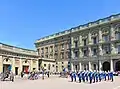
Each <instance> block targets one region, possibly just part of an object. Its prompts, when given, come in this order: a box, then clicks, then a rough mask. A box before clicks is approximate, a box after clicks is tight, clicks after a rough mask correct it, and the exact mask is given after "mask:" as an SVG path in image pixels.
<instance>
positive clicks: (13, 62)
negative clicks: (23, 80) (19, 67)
mask: <svg viewBox="0 0 120 89" xmlns="http://www.w3.org/2000/svg"><path fill="white" fill-rule="evenodd" d="M11 59H12V72H13V73H14V74H15V58H11Z"/></svg>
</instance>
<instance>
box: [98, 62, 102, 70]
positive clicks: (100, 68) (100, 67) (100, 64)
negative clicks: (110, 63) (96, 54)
mask: <svg viewBox="0 0 120 89" xmlns="http://www.w3.org/2000/svg"><path fill="white" fill-rule="evenodd" d="M99 71H102V62H101V61H100V60H99Z"/></svg>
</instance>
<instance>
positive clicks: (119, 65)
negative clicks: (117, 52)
mask: <svg viewBox="0 0 120 89" xmlns="http://www.w3.org/2000/svg"><path fill="white" fill-rule="evenodd" d="M115 69H116V71H120V61H118V62H116V64H115Z"/></svg>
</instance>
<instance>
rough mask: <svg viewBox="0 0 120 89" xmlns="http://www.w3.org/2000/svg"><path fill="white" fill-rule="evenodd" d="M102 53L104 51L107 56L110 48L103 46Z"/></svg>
mask: <svg viewBox="0 0 120 89" xmlns="http://www.w3.org/2000/svg"><path fill="white" fill-rule="evenodd" d="M104 51H105V54H109V53H110V46H105V47H104Z"/></svg>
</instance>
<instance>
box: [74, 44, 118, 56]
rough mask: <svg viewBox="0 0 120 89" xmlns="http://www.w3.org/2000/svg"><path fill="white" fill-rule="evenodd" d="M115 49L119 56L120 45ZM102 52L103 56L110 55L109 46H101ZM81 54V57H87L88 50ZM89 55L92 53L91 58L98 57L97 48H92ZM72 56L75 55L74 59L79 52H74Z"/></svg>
mask: <svg viewBox="0 0 120 89" xmlns="http://www.w3.org/2000/svg"><path fill="white" fill-rule="evenodd" d="M115 49H116V50H115V51H116V52H118V54H120V45H118V46H117V47H116V48H115ZM102 52H103V54H110V53H111V47H110V45H107V46H103V48H102ZM82 53H83V56H88V55H89V50H88V49H86V50H83V51H82ZM91 53H92V55H93V56H95V55H98V53H99V49H98V48H93V49H92V50H91ZM74 54H75V57H78V56H79V52H78V51H76V52H74Z"/></svg>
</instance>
